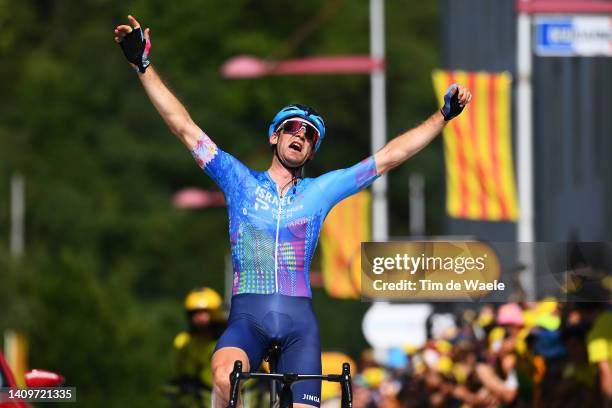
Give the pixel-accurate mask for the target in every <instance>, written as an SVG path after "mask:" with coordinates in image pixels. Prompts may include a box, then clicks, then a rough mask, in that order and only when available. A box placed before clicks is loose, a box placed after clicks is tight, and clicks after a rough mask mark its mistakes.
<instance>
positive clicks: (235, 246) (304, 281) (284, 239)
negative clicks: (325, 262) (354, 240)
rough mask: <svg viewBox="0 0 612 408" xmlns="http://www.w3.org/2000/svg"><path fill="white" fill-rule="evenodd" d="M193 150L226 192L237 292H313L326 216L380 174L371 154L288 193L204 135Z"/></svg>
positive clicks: (305, 181) (302, 181)
mask: <svg viewBox="0 0 612 408" xmlns="http://www.w3.org/2000/svg"><path fill="white" fill-rule="evenodd" d="M192 155H193V156H194V158H195V160H196V161H197V163H198V165H199V166H200V167H201V168H202V169H204V171H205V172H206V173H207V174H208V175H209V176H210V177H211V178H212V179H213V180H214V181H215V182H216V184H217V185H218V186H219V187H220V188H221V190H222V191H223V193H224V194H225V201H226V205H227V211H228V216H229V234H230V244H231V252H232V262H233V268H234V281H233V290H232V294H233V295H238V294H245V293H252V294H277V293H278V294H281V295H288V296H302V297H311V296H312V292H311V289H310V283H309V270H310V261H311V259H312V256H313V254H314V251H315V248H316V246H317V241H318V239H319V232H320V230H321V226H322V224H323V220H324V219H325V216H326V215H327V214H328V213H329V211H330V210H331V209H332V207H333V206H334V205H336V204H337V203H338V202H340V201H341V200H342V199H344V198H346V197H348V196H350V195H352V194H354V193H356V192H358V191H360V190H361V189H363V188H365V187H367V186H369V185H370V184H371V183H372V182H373V181H374V180H375V179H376V178H377V177H378V176H377V174H376V164H375V162H374V158H373V157H368V158H366V159H365V160H363V161H361V162H359V163H357V164H356V165H354V166H352V167H349V168H346V169H341V170H336V171H332V172H329V173H326V174H324V175H322V176H319V177H316V178H304V179H300V180H298V181H297V184H296V185H294V186H293V185H292V186H291V187H290V188H289V189H288V190H287V192H286V193H285V196H284V197H280V196H279V193H278V190H277V186H276V184H275V183H274V181H273V180H272V178H271V177H270V175H269V174H268V172H267V171H264V172H257V171H253V170H251V169H249V168H248V167H246V166H245V165H244V164H242V163H241V162H240V161H238V160H237V159H236V158H235V157H233V156H232V155H230V154H228V153H226V152H224V151H223V150H221V149H219V148H218V147H217V145H216V144H215V143H214V142H213V141H212V140H211V139H210V138H209V137H208V136H206V134H203V135H202V137H201V138H200V140H199V141H198V143H197V145H196V147H195V148H194V149H193V150H192Z"/></svg>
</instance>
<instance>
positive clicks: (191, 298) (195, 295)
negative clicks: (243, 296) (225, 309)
mask: <svg viewBox="0 0 612 408" xmlns="http://www.w3.org/2000/svg"><path fill="white" fill-rule="evenodd" d="M222 303H223V300H222V299H221V296H219V294H218V293H217V292H216V291H215V290H213V289H211V288H198V289H194V290H192V291H191V292H189V294H188V295H187V297H186V298H185V305H184V306H185V310H186V311H188V312H193V311H194V310H217V309H219V308H220V307H221V304H222Z"/></svg>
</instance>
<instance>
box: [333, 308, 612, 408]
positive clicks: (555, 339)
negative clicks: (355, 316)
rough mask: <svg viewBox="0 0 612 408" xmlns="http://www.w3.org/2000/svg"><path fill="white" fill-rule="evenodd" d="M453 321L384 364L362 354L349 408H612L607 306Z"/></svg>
mask: <svg viewBox="0 0 612 408" xmlns="http://www.w3.org/2000/svg"><path fill="white" fill-rule="evenodd" d="M455 318H456V324H455V325H454V327H453V328H449V329H447V330H445V331H444V332H442V333H437V334H436V336H430V338H429V339H428V340H427V342H426V343H425V344H424V345H422V346H421V347H418V348H417V347H415V346H413V345H410V344H406V345H405V346H404V347H403V348H397V349H392V350H388V351H387V354H388V358H387V359H386V362H384V363H383V364H381V363H380V359H377V358H375V353H374V352H373V351H372V350H366V351H364V353H363V355H362V357H361V361H360V362H359V363H358V369H359V371H358V373H357V374H356V375H355V376H354V381H353V391H354V397H353V403H354V404H353V405H354V408H373V407H388V408H416V407H608V406H612V370H611V369H612V311H611V310H610V309H609V304H608V303H607V302H590V303H588V302H576V303H568V302H557V301H556V300H555V299H552V298H548V299H544V300H542V301H539V302H530V303H505V304H487V305H485V306H483V307H482V308H480V309H479V310H478V309H466V310H463V311H461V312H460V313H458V315H456V316H455ZM325 405H326V403H325V402H324V403H323V406H325ZM332 405H333V404H332Z"/></svg>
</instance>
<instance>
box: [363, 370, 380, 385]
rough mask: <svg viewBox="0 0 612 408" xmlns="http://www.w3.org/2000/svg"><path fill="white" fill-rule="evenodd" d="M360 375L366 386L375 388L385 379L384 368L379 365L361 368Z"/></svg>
mask: <svg viewBox="0 0 612 408" xmlns="http://www.w3.org/2000/svg"><path fill="white" fill-rule="evenodd" d="M361 375H362V377H363V379H364V381H365V382H366V384H367V385H368V386H370V387H373V388H376V387H378V386H379V385H380V383H381V382H382V381H383V380H384V379H385V370H384V369H383V368H380V367H370V368H366V369H365V370H363V373H362V374H361Z"/></svg>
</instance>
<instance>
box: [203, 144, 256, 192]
mask: <svg viewBox="0 0 612 408" xmlns="http://www.w3.org/2000/svg"><path fill="white" fill-rule="evenodd" d="M191 155H192V156H193V158H194V159H195V161H196V163H198V166H200V167H201V168H202V170H204V172H205V173H206V174H208V175H209V176H210V178H212V179H213V180H214V181H215V183H216V184H217V185H218V186H219V188H220V189H221V190H223V192H224V193H225V195H226V198H227V195H228V193H229V192H230V191H232V190H233V189H234V188H236V187H237V186H238V185H239V184H240V182H241V180H242V179H243V178H244V177H246V175H248V169H247V167H246V166H245V165H244V164H242V163H241V162H240V161H239V160H238V159H236V158H235V157H234V156H232V155H231V154H229V153H226V152H224V151H223V150H221V149H219V147H218V146H217V145H216V144H215V142H213V141H212V140H211V139H210V138H209V137H208V136H207V135H206V134H205V133H202V136H201V137H200V139H199V140H198V142H197V144H196V146H195V148H194V149H193V150H192V151H191Z"/></svg>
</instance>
